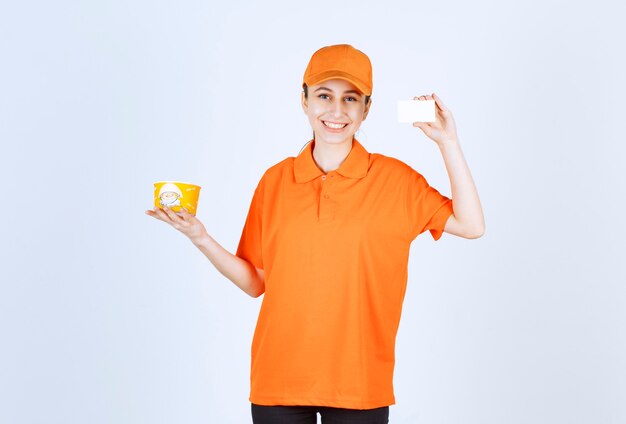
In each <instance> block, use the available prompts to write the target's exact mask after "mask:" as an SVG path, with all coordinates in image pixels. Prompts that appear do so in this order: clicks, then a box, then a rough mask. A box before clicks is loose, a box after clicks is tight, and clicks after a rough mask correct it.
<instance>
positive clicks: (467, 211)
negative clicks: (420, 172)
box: [413, 93, 485, 238]
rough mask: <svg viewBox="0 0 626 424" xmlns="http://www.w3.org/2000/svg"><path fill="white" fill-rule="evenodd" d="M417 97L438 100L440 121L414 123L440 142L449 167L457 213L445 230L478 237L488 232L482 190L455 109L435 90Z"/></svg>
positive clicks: (461, 235) (454, 206)
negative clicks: (467, 155)
mask: <svg viewBox="0 0 626 424" xmlns="http://www.w3.org/2000/svg"><path fill="white" fill-rule="evenodd" d="M414 99H415V100H435V110H436V121H435V122H414V123H413V126H414V127H418V128H420V129H421V130H422V131H424V134H426V136H428V137H429V138H430V139H432V140H433V141H435V142H436V143H437V145H438V146H439V150H440V151H441V154H442V156H443V161H444V163H445V165H446V170H447V171H448V177H449V178H450V187H451V191H452V208H453V210H454V213H453V214H452V215H451V216H450V218H448V221H447V222H446V225H445V228H444V231H445V232H446V233H450V234H454V235H456V236H459V237H464V238H478V237H480V236H482V235H483V234H484V232H485V218H484V215H483V211H482V207H481V205H480V198H479V197H478V191H477V190H476V186H475V184H474V180H473V179H472V174H471V173H470V170H469V167H468V166H467V162H466V161H465V157H464V156H463V151H462V150H461V146H460V144H459V139H458V136H457V132H456V124H455V123H454V117H453V116H452V112H451V111H450V110H449V109H448V108H446V106H445V105H444V104H443V102H442V101H441V99H440V98H439V96H437V95H436V94H435V93H433V94H432V96H430V95H428V96H419V97H415V98H414Z"/></svg>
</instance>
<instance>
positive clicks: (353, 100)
mask: <svg viewBox="0 0 626 424" xmlns="http://www.w3.org/2000/svg"><path fill="white" fill-rule="evenodd" d="M346 99H350V101H351V102H356V99H355V98H354V97H346Z"/></svg>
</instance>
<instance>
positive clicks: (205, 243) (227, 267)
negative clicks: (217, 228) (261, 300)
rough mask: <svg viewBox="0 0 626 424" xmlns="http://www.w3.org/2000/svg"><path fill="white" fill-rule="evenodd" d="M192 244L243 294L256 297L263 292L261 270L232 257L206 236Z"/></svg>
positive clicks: (263, 284) (236, 257)
mask: <svg viewBox="0 0 626 424" xmlns="http://www.w3.org/2000/svg"><path fill="white" fill-rule="evenodd" d="M192 242H193V244H194V245H195V246H196V247H197V248H198V249H200V251H201V252H202V253H203V254H204V256H206V257H207V258H208V259H209V261H211V263H212V264H213V265H214V266H215V268H216V269H217V270H218V271H219V272H220V273H221V274H222V275H224V276H225V277H226V278H228V279H229V280H230V281H232V282H233V283H234V284H235V285H236V286H237V287H239V288H240V289H241V290H243V291H244V292H245V293H247V294H248V295H250V296H252V297H258V296H260V295H261V294H262V293H263V292H264V291H265V281H264V273H263V271H262V270H257V268H256V267H255V266H254V265H252V264H251V263H250V262H248V261H246V260H245V259H241V258H240V257H238V256H236V255H233V254H232V253H230V252H229V251H227V250H226V249H224V248H223V247H222V246H221V245H220V244H219V243H218V242H216V241H215V240H214V239H213V238H212V237H211V236H209V235H208V234H205V235H203V236H202V237H200V238H199V239H197V240H192Z"/></svg>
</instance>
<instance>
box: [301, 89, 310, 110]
mask: <svg viewBox="0 0 626 424" xmlns="http://www.w3.org/2000/svg"><path fill="white" fill-rule="evenodd" d="M300 100H301V102H302V110H303V111H304V113H305V114H306V113H307V110H308V109H309V101H308V99H307V98H306V97H304V91H302V94H301V99H300Z"/></svg>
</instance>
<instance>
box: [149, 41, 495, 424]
mask: <svg viewBox="0 0 626 424" xmlns="http://www.w3.org/2000/svg"><path fill="white" fill-rule="evenodd" d="M371 95H372V68H371V64H370V60H369V58H368V57H367V56H366V55H365V54H364V53H363V52H361V51H359V50H357V49H355V48H354V47H352V46H350V45H346V44H341V45H334V46H327V47H324V48H321V49H320V50H318V51H317V52H315V53H314V54H313V56H312V57H311V60H310V62H309V64H308V66H307V69H306V71H305V74H304V79H303V92H302V98H301V102H302V108H303V110H304V113H305V114H306V116H307V117H308V119H309V122H310V124H311V128H312V129H313V139H312V140H311V141H310V142H309V143H308V145H307V146H306V148H305V149H303V151H301V152H300V154H298V156H297V157H289V158H287V159H285V160H283V161H281V162H280V163H278V164H276V165H274V166H272V167H270V168H269V169H268V170H267V171H266V172H265V173H264V175H263V177H262V178H261V180H260V182H259V184H258V186H257V188H256V190H255V192H254V196H253V198H252V202H251V205H250V209H249V211H248V216H247V219H246V222H245V225H244V228H243V231H242V234H241V239H240V242H239V246H238V249H237V252H236V254H235V255H233V254H231V253H229V252H228V251H226V250H225V249H224V248H222V247H221V246H220V245H219V244H218V243H217V242H216V241H215V240H213V238H211V236H210V235H209V234H208V233H207V231H206V229H205V227H204V226H203V225H202V223H201V222H200V221H199V220H198V219H197V218H196V217H195V216H193V215H190V214H189V213H187V212H186V211H184V210H183V211H182V212H180V213H174V212H173V211H171V210H169V209H167V208H165V209H159V208H155V209H154V210H151V211H146V213H147V214H149V215H151V216H153V217H155V218H157V219H160V220H162V221H164V222H167V223H168V224H170V225H172V226H173V227H174V228H176V229H177V230H179V231H181V232H182V233H183V234H185V235H186V236H187V237H189V239H190V240H191V241H192V242H193V243H194V244H195V245H196V246H197V247H198V248H199V249H200V250H201V251H202V252H203V253H204V254H205V255H206V256H207V258H208V259H209V260H210V261H211V262H212V263H213V264H214V265H215V267H216V268H217V269H218V270H219V271H220V272H221V273H222V274H223V275H224V276H226V277H227V278H228V279H230V280H231V281H232V282H233V283H234V284H236V285H237V286H238V287H239V288H241V289H242V290H243V291H244V292H246V293H247V294H249V295H250V296H252V297H258V296H260V295H261V294H264V297H263V302H262V304H261V310H260V312H259V318H258V321H257V325H256V329H255V334H254V338H253V341H252V361H251V378H250V382H251V390H250V399H249V400H250V401H251V408H252V418H253V422H254V423H255V424H265V423H312V424H313V423H316V422H317V413H318V412H319V413H320V414H321V417H322V422H323V423H325V424H333V423H343V422H354V423H371V424H378V423H387V422H388V417H389V405H392V404H394V403H395V398H394V393H393V387H392V380H393V368H394V358H395V354H394V349H395V339H396V333H397V330H398V325H399V321H400V313H401V309H402V302H403V300H404V293H405V289H406V283H407V267H408V257H409V248H410V244H411V242H412V241H413V240H414V239H415V238H416V237H417V236H418V235H419V234H421V233H423V232H425V231H426V230H429V231H430V233H431V235H432V237H433V238H434V239H435V240H438V239H439V238H440V237H441V235H442V233H443V232H447V233H450V234H453V235H457V236H460V237H464V238H477V237H480V236H481V235H482V234H483V232H484V228H485V225H484V218H483V213H482V209H481V206H480V200H479V197H478V193H477V191H476V188H475V186H474V183H473V181H472V177H471V174H470V171H469V169H468V166H467V164H466V162H465V159H464V157H463V153H462V151H461V148H460V145H459V141H458V137H457V132H456V127H455V123H454V119H453V117H452V112H450V110H449V109H448V108H446V106H445V105H444V104H443V102H442V101H441V99H440V98H439V97H438V96H437V95H435V94H434V93H433V94H432V95H422V96H419V97H416V98H415V99H416V100H418V99H419V100H425V99H434V100H435V102H436V122H432V123H419V122H416V123H414V124H413V125H414V126H415V127H418V128H420V129H421V130H422V131H423V132H424V134H426V136H428V137H429V138H430V139H432V140H433V141H434V142H435V143H436V144H437V146H438V147H439V149H440V151H441V154H442V156H443V160H444V163H445V166H446V169H447V172H448V175H449V178H450V183H451V191H452V198H451V199H450V198H448V197H446V196H444V195H442V194H440V193H439V192H438V191H437V190H436V189H435V188H433V187H431V186H430V185H429V184H428V183H427V181H426V179H425V178H424V177H423V176H422V175H421V174H419V173H418V172H417V171H415V170H413V169H412V168H411V167H409V166H408V165H406V164H405V163H404V162H402V161H399V160H397V159H394V158H391V157H387V156H384V155H381V154H376V153H368V152H367V150H366V149H365V148H364V147H363V146H362V145H361V144H360V143H359V142H358V140H356V138H355V137H354V134H355V133H356V131H357V130H358V129H359V126H360V125H361V123H362V122H363V120H365V118H366V117H367V114H368V112H369V110H370V107H371V104H372V100H371Z"/></svg>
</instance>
